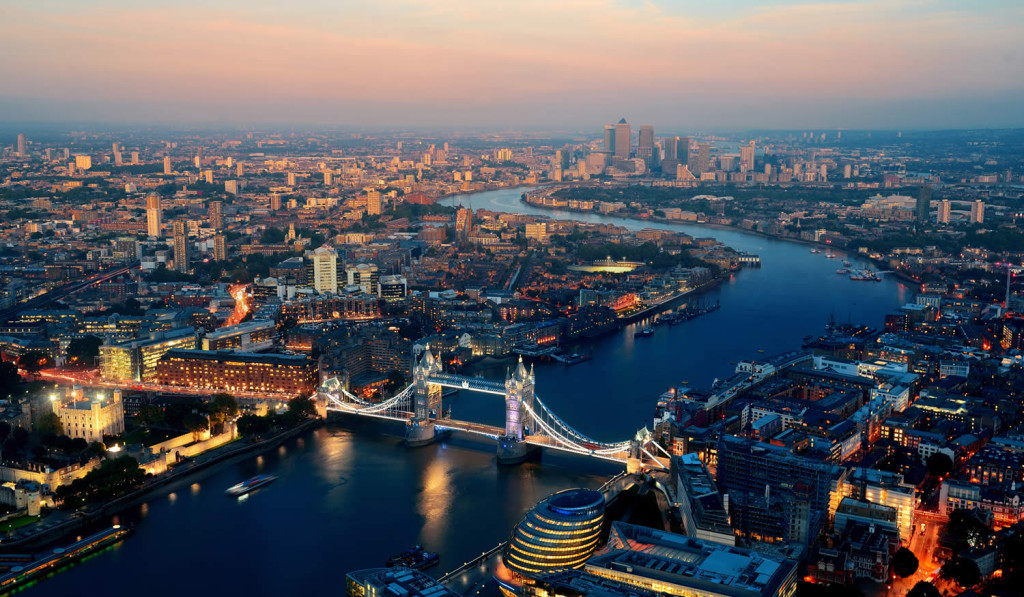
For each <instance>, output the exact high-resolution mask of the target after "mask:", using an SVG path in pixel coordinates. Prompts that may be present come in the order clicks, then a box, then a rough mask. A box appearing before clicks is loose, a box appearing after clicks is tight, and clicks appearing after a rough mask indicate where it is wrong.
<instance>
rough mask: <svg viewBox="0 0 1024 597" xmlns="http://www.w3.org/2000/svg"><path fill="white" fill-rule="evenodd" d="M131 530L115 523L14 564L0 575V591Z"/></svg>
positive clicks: (75, 558) (122, 536)
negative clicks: (37, 556) (26, 560)
mask: <svg viewBox="0 0 1024 597" xmlns="http://www.w3.org/2000/svg"><path fill="white" fill-rule="evenodd" d="M131 532H132V529H131V527H122V526H121V525H119V524H115V525H114V526H112V527H110V528H108V529H105V530H103V531H100V532H98V533H96V534H94V535H90V536H88V537H85V538H84V539H79V540H78V541H75V542H74V543H72V544H70V545H65V546H64V547H57V548H54V549H53V550H52V551H51V552H50V553H48V554H46V555H43V556H42V557H40V558H39V559H37V560H34V561H31V562H27V563H25V564H23V565H18V566H13V567H11V569H10V570H9V571H8V572H7V573H5V574H3V575H0V592H7V591H10V590H13V589H15V588H16V587H21V586H25V585H26V583H27V582H28V581H29V580H31V579H33V578H36V577H38V576H41V575H44V574H47V573H49V572H54V571H56V570H57V569H58V568H62V567H63V566H66V565H67V564H69V563H71V562H73V561H75V560H77V559H79V558H83V557H85V556H87V555H89V554H90V553H93V552H95V551H97V550H99V549H102V548H104V547H106V546H108V545H111V544H113V543H117V542H118V541H120V540H121V539H123V538H124V537H125V536H126V535H128V534H129V533H131ZM26 559H27V558H26Z"/></svg>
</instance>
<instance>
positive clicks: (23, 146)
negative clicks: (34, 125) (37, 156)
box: [18, 133, 28, 158]
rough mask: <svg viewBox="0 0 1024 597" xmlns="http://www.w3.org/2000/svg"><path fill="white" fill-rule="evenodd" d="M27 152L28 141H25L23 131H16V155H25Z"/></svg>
mask: <svg viewBox="0 0 1024 597" xmlns="http://www.w3.org/2000/svg"><path fill="white" fill-rule="evenodd" d="M27 154H28V143H26V142H25V133H18V157H21V158H23V157H25V156H26V155H27Z"/></svg>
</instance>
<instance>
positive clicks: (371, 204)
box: [366, 190, 381, 216]
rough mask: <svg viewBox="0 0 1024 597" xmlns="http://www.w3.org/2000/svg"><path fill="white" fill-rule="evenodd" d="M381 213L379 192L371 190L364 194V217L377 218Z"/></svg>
mask: <svg viewBox="0 0 1024 597" xmlns="http://www.w3.org/2000/svg"><path fill="white" fill-rule="evenodd" d="M380 212H381V197H380V191H377V190H371V191H367V192H366V215H368V216H379V215H380Z"/></svg>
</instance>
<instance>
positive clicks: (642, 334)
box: [633, 328, 654, 338]
mask: <svg viewBox="0 0 1024 597" xmlns="http://www.w3.org/2000/svg"><path fill="white" fill-rule="evenodd" d="M653 335H654V330H652V329H651V328H644V329H642V330H639V331H637V332H634V333H633V337H635V338H646V337H648V336H653Z"/></svg>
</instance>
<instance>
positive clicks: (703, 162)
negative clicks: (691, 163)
mask: <svg viewBox="0 0 1024 597" xmlns="http://www.w3.org/2000/svg"><path fill="white" fill-rule="evenodd" d="M709 170H711V144H710V143H699V144H697V163H696V165H695V167H694V170H693V172H694V174H703V173H705V172H708V171H709Z"/></svg>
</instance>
